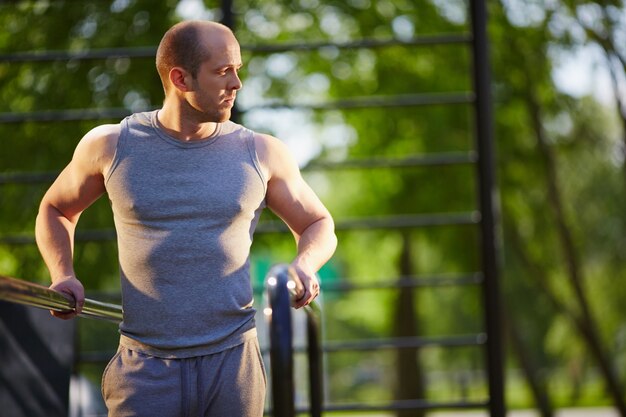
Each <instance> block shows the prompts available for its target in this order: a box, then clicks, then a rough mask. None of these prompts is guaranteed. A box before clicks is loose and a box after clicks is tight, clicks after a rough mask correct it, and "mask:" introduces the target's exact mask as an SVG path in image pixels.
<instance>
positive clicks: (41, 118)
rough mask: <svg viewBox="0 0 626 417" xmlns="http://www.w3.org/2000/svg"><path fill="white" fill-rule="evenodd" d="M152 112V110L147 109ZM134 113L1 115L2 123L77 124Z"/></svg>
mask: <svg viewBox="0 0 626 417" xmlns="http://www.w3.org/2000/svg"><path fill="white" fill-rule="evenodd" d="M146 110H150V109H146ZM131 113H132V112H131V111H130V110H128V109H123V108H107V109H67V110H40V111H32V112H21V113H0V123H7V124H8V123H23V122H42V123H43V122H77V121H86V120H104V119H115V120H118V119H123V118H124V117H126V116H129V115H130V114H131Z"/></svg>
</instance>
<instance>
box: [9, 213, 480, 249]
mask: <svg viewBox="0 0 626 417" xmlns="http://www.w3.org/2000/svg"><path fill="white" fill-rule="evenodd" d="M478 223H480V214H479V213H478V212H468V213H434V214H412V215H399V216H380V217H364V218H360V219H346V220H342V221H338V222H337V223H336V225H335V228H336V230H339V231H350V230H374V229H404V228H418V227H433V226H463V225H475V224H478ZM288 232H289V229H288V228H287V226H285V224H284V223H283V222H281V221H267V222H264V223H261V224H259V225H258V226H257V229H256V233H259V234H269V233H288ZM115 238H116V234H115V230H113V229H106V230H89V231H82V232H77V233H76V241H77V242H102V241H110V240H115ZM34 243H35V238H34V236H32V235H3V236H0V244H4V245H32V244H34Z"/></svg>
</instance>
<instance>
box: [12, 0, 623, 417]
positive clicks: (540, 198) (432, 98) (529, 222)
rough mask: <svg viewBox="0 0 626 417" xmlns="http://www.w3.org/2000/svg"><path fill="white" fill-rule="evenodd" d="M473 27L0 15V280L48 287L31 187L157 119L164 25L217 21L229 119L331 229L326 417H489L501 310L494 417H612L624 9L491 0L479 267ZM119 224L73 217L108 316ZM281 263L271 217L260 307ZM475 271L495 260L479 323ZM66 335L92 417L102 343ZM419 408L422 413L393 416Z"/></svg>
mask: <svg viewBox="0 0 626 417" xmlns="http://www.w3.org/2000/svg"><path fill="white" fill-rule="evenodd" d="M469 9H470V7H469V4H468V3H467V2H465V1H463V0H379V1H376V0H341V1H339V0H337V1H335V0H290V1H287V0H263V1H261V0H257V1H254V0H251V1H243V0H232V1H223V2H222V1H219V0H214V1H210V0H205V1H203V0H181V1H177V0H167V1H160V2H154V1H148V0H115V1H110V0H109V1H106V0H85V1H72V0H66V1H61V0H48V1H43V0H41V1H4V2H0V27H2V29H1V30H0V140H1V141H2V147H1V148H0V149H1V151H0V207H1V209H0V274H2V275H8V276H14V277H19V278H22V279H25V280H28V281H33V282H38V283H43V284H46V285H47V283H48V282H49V277H48V274H47V270H46V268H45V266H44V264H43V262H42V261H41V258H40V256H39V253H38V251H37V248H36V246H35V244H34V233H33V229H34V222H35V217H36V214H37V209H38V204H39V201H40V200H41V197H42V196H43V193H44V192H45V190H46V189H47V187H48V186H49V184H50V183H51V181H52V180H53V179H54V178H55V176H56V175H57V174H58V172H59V171H60V170H61V169H62V168H63V167H64V166H65V165H66V164H67V162H68V161H69V160H70V158H71V156H72V152H73V149H74V147H75V146H76V144H77V142H78V141H79V140H80V138H81V137H82V136H83V135H84V134H85V133H86V132H87V131H88V130H90V129H91V128H93V127H95V126H97V125H99V124H102V123H117V122H118V121H119V120H120V119H121V118H123V117H125V116H126V115H128V114H130V113H131V112H136V111H145V110H151V109H155V108H158V107H159V106H160V105H161V102H162V99H163V91H162V87H161V84H160V80H159V78H158V75H157V73H156V70H155V68H154V52H155V50H156V46H157V45H158V42H159V40H160V38H161V36H162V35H163V33H164V32H165V31H166V30H167V29H168V28H169V27H170V26H171V25H172V24H174V23H176V22H178V21H180V20H184V19H210V20H215V21H223V22H224V23H226V24H228V25H229V26H231V27H232V28H233V29H234V31H235V33H236V35H237V37H238V39H239V41H240V44H241V46H242V54H243V59H244V64H245V66H244V68H243V70H242V79H243V84H244V88H243V89H242V90H241V92H240V93H239V95H238V107H237V109H238V111H237V112H236V114H235V115H234V118H235V119H236V120H237V121H239V122H241V123H242V124H244V125H245V126H247V127H249V128H251V129H253V130H257V131H261V132H266V133H270V134H273V135H275V136H277V137H278V138H280V139H281V140H283V141H284V142H285V143H286V144H287V145H288V146H289V148H290V149H291V150H292V152H293V153H294V155H296V157H297V159H298V161H299V163H300V165H301V168H302V171H303V174H304V176H305V178H306V180H307V181H308V182H309V183H310V184H311V186H312V187H313V188H314V189H315V191H316V192H317V193H318V194H319V195H320V197H321V198H322V200H323V201H324V202H325V204H326V205H327V206H328V208H329V209H330V211H331V212H332V213H333V215H334V217H335V220H336V223H337V226H338V235H339V248H338V250H337V253H336V255H335V256H334V258H333V259H332V260H331V262H329V263H328V264H327V265H326V266H325V267H324V268H323V269H322V270H321V271H320V277H321V280H322V289H323V295H322V297H321V303H322V306H323V309H324V323H323V331H324V344H325V379H326V404H327V405H328V406H329V408H331V409H333V410H334V411H332V413H336V414H337V415H350V416H355V415H372V416H374V415H375V416H392V415H393V416H399V417H408V416H424V415H437V414H433V412H434V411H440V410H439V409H441V408H443V409H445V408H447V407H446V405H455V404H456V405H467V406H468V407H470V408H477V409H480V408H481V407H484V406H485V404H486V401H488V400H489V389H488V386H489V380H490V375H489V365H488V360H487V359H486V358H487V356H486V354H485V340H486V339H487V336H488V335H487V333H488V332H487V329H486V324H485V323H486V317H489V316H491V317H492V318H493V316H494V315H495V316H497V317H496V320H495V321H496V322H497V323H500V324H501V327H499V328H498V333H496V334H495V336H497V337H498V339H500V337H501V339H502V341H503V344H502V349H503V354H502V359H503V360H502V367H503V369H504V372H503V373H504V379H503V381H501V382H502V384H503V385H502V386H503V387H504V390H505V399H506V406H507V408H508V409H510V410H527V411H530V410H534V411H530V412H532V414H530V415H541V416H542V417H548V416H552V415H557V410H559V409H563V408H570V409H571V408H582V409H583V411H582V412H583V413H587V414H580V415H589V416H591V415H593V414H591V411H584V410H591V408H593V409H598V407H599V408H600V409H601V410H604V411H602V412H605V414H602V415H603V416H604V415H607V416H608V415H611V416H617V415H620V416H623V417H626V406H625V405H624V404H625V401H626V389H625V386H626V309H624V308H623V307H622V303H623V300H624V299H626V280H624V278H626V273H625V272H624V271H625V267H626V216H625V213H626V198H625V196H626V164H625V155H626V107H625V106H626V103H624V100H626V95H625V94H626V90H625V89H626V78H625V75H626V72H625V71H626V6H625V5H624V3H623V2H622V1H619V0H614V1H610V0H609V1H593V2H591V1H590V2H585V1H566V0H549V1H546V0H493V1H490V2H487V10H488V18H489V20H488V26H487V33H488V40H489V48H490V56H489V58H490V62H489V65H490V69H491V74H492V79H491V97H492V100H493V101H492V103H491V107H492V109H493V119H492V120H491V123H492V128H493V133H494V134H493V136H494V143H493V146H494V161H495V177H494V178H495V182H496V183H495V185H496V190H497V193H496V194H495V196H496V197H495V200H496V201H497V205H496V209H497V210H496V216H495V219H496V221H497V223H496V224H495V228H496V229H495V230H496V239H495V251H493V252H484V251H483V250H481V231H480V228H479V227H478V225H479V223H480V213H479V209H478V207H479V200H478V195H479V189H480V177H479V176H478V174H477V168H476V162H477V160H478V159H479V156H480V155H479V153H478V152H477V145H476V135H475V131H476V128H477V126H476V119H475V107H474V104H475V100H474V99H475V95H474V93H473V91H474V73H473V69H474V68H475V65H474V62H473V58H472V49H471V48H472V40H473V36H472V34H473V33H474V32H473V30H474V29H473V27H472V22H471V19H470V14H469ZM112 226H113V222H112V216H111V213H110V207H109V203H108V201H107V199H106V198H102V199H100V200H99V201H98V202H97V203H96V204H95V205H94V206H93V207H91V208H90V209H89V210H88V211H87V212H85V214H84V215H83V216H82V218H81V221H80V224H79V230H78V232H77V245H76V253H75V265H76V270H77V273H78V275H79V277H80V278H81V280H82V281H83V283H84V284H85V287H86V289H87V293H88V296H89V297H91V298H96V299H99V300H104V301H113V302H119V278H118V262H117V253H116V243H115V234H114V231H113V229H112ZM294 251H295V247H294V244H293V241H292V238H291V235H290V234H288V233H285V230H284V228H282V227H280V226H279V225H277V222H276V218H275V217H273V216H272V215H271V214H270V213H265V214H264V215H263V219H262V222H261V223H260V225H259V233H258V234H257V235H256V238H255V242H254V245H253V253H252V272H253V285H254V288H255V291H256V292H257V295H258V297H257V308H259V310H261V309H262V299H263V295H262V286H263V278H264V276H265V274H266V273H267V271H268V270H269V268H270V266H271V265H272V264H274V263H277V262H288V261H290V260H291V257H292V256H293V254H294ZM485 257H492V258H493V257H495V258H496V259H488V260H489V261H491V262H495V263H496V264H497V265H498V270H497V274H496V276H495V277H496V278H497V279H498V286H497V287H499V293H498V296H499V298H498V300H497V301H498V302H497V303H495V304H494V305H489V300H488V299H487V298H486V297H485V296H484V294H485V293H484V291H483V289H484V278H485V277H484V274H483V273H482V270H483V262H484V259H485ZM497 287H496V288H497ZM77 327H78V329H77V331H76V333H75V334H76V336H75V341H74V343H75V347H76V351H77V355H76V360H75V363H74V365H73V367H72V369H73V371H72V372H73V378H72V387H73V388H72V393H73V394H72V398H73V400H72V404H73V405H72V407H74V409H73V410H74V411H73V413H74V414H75V415H97V414H98V413H102V412H103V411H102V408H101V404H100V403H99V401H100V400H99V392H98V391H99V381H100V375H101V373H102V370H103V368H104V366H105V365H106V362H107V361H108V358H110V356H111V355H112V354H113V353H114V351H115V349H116V346H117V342H118V335H117V329H116V327H115V326H114V325H110V324H108V323H100V322H94V321H88V320H82V319H81V320H78V322H77ZM0 337H1V336H0ZM262 337H263V336H262ZM297 365H298V364H297ZM298 366H300V365H298ZM492 381H493V380H492ZM79 399H80V401H79ZM414 399H421V400H423V401H424V403H423V404H426V405H427V406H425V407H416V408H413V409H407V410H403V409H402V408H403V407H401V406H397V407H387V408H389V409H387V410H385V406H384V404H396V405H397V404H402V403H400V402H399V401H404V400H406V401H409V400H414ZM298 401H300V400H299V399H298ZM302 401H305V400H302ZM350 404H352V405H354V404H360V405H363V408H364V409H363V410H361V411H355V410H354V409H353V410H352V411H349V408H350V407H349V406H346V405H350ZM381 404H383V406H381ZM412 404H413V403H412ZM423 404H422V405H423ZM437 404H439V405H437ZM342 407H344V408H345V409H346V411H343V412H342V411H341V410H342ZM368 407H369V408H368ZM353 408H354V407H353ZM450 413H452V414H451V415H464V414H462V412H461V411H453V412H450ZM333 415H334V414H333ZM472 415H486V414H484V413H483V414H472Z"/></svg>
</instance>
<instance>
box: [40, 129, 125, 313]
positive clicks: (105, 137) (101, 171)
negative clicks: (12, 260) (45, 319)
mask: <svg viewBox="0 0 626 417" xmlns="http://www.w3.org/2000/svg"><path fill="white" fill-rule="evenodd" d="M119 134H120V126H119V125H102V126H99V127H96V128H95V129H93V130H91V131H90V132H89V133H87V134H86V135H85V136H84V137H83V138H82V139H81V141H80V142H79V144H78V146H77V147H76V150H75V151H74V155H73V157H72V160H71V161H70V163H69V164H68V165H67V166H66V167H65V169H64V170H63V171H62V172H61V174H59V176H58V177H57V179H56V180H55V181H54V183H53V184H52V186H50V188H49V189H48V191H47V192H46V194H45V195H44V197H43V199H42V201H41V204H40V206H39V214H38V215H37V221H36V224H35V236H36V240H37V246H38V247H39V251H40V252H41V256H42V257H43V260H44V262H45V263H46V266H47V267H48V270H49V272H50V277H51V279H52V285H51V286H50V288H52V289H54V290H56V291H59V292H63V293H65V294H68V295H69V296H71V297H72V298H74V300H75V301H76V311H74V312H69V313H57V312H53V313H52V314H53V315H54V316H56V317H60V318H63V319H68V318H72V317H74V316H75V315H76V314H78V313H80V311H81V310H82V306H83V303H84V299H85V294H84V290H83V286H82V284H81V283H80V281H79V280H78V279H77V278H76V274H75V272H74V266H73V261H72V259H73V256H72V255H73V251H74V231H75V229H76V224H77V222H78V219H79V217H80V215H81V213H82V212H83V211H84V210H85V209H86V208H87V207H89V206H90V205H91V204H93V202H94V201H96V200H97V199H98V198H99V197H100V196H101V195H102V194H103V193H104V192H105V187H104V175H105V173H106V172H107V171H108V169H109V167H110V166H111V163H112V161H113V156H114V154H115V148H116V146H117V140H118V138H119Z"/></svg>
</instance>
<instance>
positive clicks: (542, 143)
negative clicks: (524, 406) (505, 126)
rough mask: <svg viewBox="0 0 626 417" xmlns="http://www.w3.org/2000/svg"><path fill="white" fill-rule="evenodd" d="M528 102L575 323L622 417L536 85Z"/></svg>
mask: <svg viewBox="0 0 626 417" xmlns="http://www.w3.org/2000/svg"><path fill="white" fill-rule="evenodd" d="M528 85H529V86H531V85H532V84H530V83H529V84H528ZM527 102H528V108H529V111H530V115H531V122H532V128H533V130H534V132H535V136H536V139H537V147H538V150H539V152H540V154H541V157H542V158H543V164H544V168H545V172H546V183H547V186H548V203H549V205H550V208H551V209H552V212H553V213H554V218H555V221H556V227H557V236H558V239H559V243H560V246H561V249H562V251H563V257H564V260H565V267H566V270H567V277H568V278H569V283H570V285H571V286H572V289H573V290H574V296H575V301H576V303H577V306H578V309H579V311H580V313H579V314H576V315H574V318H575V322H576V325H577V327H578V329H579V331H580V332H581V334H582V335H583V338H584V340H585V342H586V343H587V345H588V346H589V348H590V350H591V353H592V355H593V356H594V358H595V360H596V362H597V364H598V366H599V367H600V370H601V371H602V374H603V376H604V379H605V382H606V384H607V389H608V391H609V393H610V394H611V396H612V397H613V401H614V403H615V407H616V408H617V409H618V411H619V413H620V415H621V416H622V417H626V402H625V401H624V395H623V390H622V387H621V385H620V382H619V380H618V378H617V375H616V373H615V371H614V370H613V367H612V366H611V361H610V359H609V356H608V355H607V354H606V353H605V352H604V349H603V347H602V342H601V340H600V336H599V334H598V331H597V328H596V325H595V321H594V319H593V316H592V313H591V309H590V307H589V301H588V300H587V296H586V294H585V290H584V288H583V287H584V285H583V276H582V269H581V267H580V264H579V256H578V253H577V252H576V248H575V245H574V240H573V237H572V233H571V230H570V229H571V228H570V226H569V224H568V223H567V220H566V216H565V211H564V209H563V202H562V198H561V193H560V189H559V183H558V178H557V169H556V161H555V157H554V154H553V152H552V149H551V148H550V146H549V145H548V143H547V140H546V135H545V131H544V129H543V125H542V123H541V118H540V106H539V101H538V100H537V99H536V97H535V96H534V94H533V92H532V87H529V94H528V96H527Z"/></svg>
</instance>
